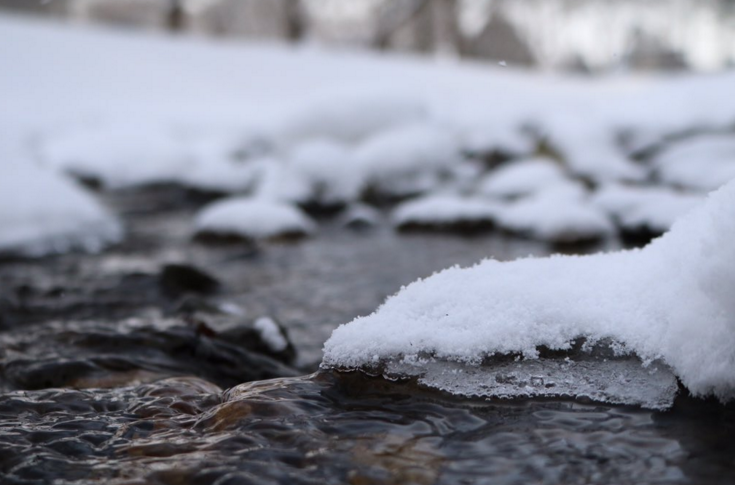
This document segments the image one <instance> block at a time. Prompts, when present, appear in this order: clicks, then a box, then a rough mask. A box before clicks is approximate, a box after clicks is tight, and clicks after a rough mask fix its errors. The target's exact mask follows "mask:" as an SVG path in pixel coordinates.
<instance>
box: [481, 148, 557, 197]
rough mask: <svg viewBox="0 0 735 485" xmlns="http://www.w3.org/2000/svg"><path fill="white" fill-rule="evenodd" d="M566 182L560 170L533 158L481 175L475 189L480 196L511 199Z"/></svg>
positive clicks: (553, 162) (541, 158)
mask: <svg viewBox="0 0 735 485" xmlns="http://www.w3.org/2000/svg"><path fill="white" fill-rule="evenodd" d="M565 180H567V177H566V175H565V174H564V170H563V169H562V168H561V167H560V166H559V165H558V164H557V163H556V162H555V161H554V160H551V159H548V158H543V157H537V158H528V159H523V160H518V161H515V162H511V163H508V164H506V165H503V166H501V167H499V168H497V169H495V170H494V171H492V172H490V173H489V174H487V175H485V176H484V177H483V178H482V179H481V180H480V183H479V185H478V187H477V192H478V193H479V194H480V195H484V196H488V197H493V198H499V199H514V198H518V197H523V196H526V195H529V194H533V193H535V192H539V191H541V190H543V189H545V188H548V187H551V186H554V185H558V184H559V183H560V182H563V181H565Z"/></svg>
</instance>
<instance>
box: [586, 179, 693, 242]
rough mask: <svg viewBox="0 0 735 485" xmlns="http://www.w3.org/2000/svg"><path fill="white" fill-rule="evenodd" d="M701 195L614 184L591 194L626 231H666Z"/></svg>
mask: <svg viewBox="0 0 735 485" xmlns="http://www.w3.org/2000/svg"><path fill="white" fill-rule="evenodd" d="M702 200H703V197H702V196H700V195H693V194H685V193H681V192H677V191H675V190H672V189H670V188H666V187H635V186H627V185H619V184H611V185H606V186H603V187H601V188H600V189H599V190H597V192H596V193H595V194H594V195H593V197H592V202H593V204H594V205H596V206H597V207H599V208H601V209H602V210H604V211H605V212H606V213H608V214H609V215H610V216H611V217H612V218H613V219H614V220H615V221H616V222H617V223H618V224H619V225H620V227H621V228H622V229H623V230H624V231H628V232H639V231H645V232H649V233H652V234H663V233H664V232H666V231H668V230H669V229H670V228H671V226H672V225H673V224H674V221H676V220H677V219H679V218H680V217H681V216H682V215H684V214H686V213H687V212H689V211H690V210H691V209H692V208H694V207H696V206H697V205H699V204H700V203H701V202H702Z"/></svg>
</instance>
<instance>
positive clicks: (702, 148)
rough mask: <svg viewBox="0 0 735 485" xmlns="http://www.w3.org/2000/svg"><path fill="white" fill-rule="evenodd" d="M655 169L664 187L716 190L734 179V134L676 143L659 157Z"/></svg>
mask: <svg viewBox="0 0 735 485" xmlns="http://www.w3.org/2000/svg"><path fill="white" fill-rule="evenodd" d="M654 165H655V167H656V173H657V175H658V178H659V179H660V180H661V181H662V182H664V183H668V184H671V185H674V186H677V187H685V188H689V189H694V190H701V191H710V190H714V189H716V188H718V187H720V186H722V185H723V184H725V183H727V182H728V181H730V180H732V179H733V178H735V134H732V133H730V134H712V135H702V136H697V137H694V138H691V139H687V140H684V141H680V142H677V143H674V144H672V145H671V146H670V147H668V148H666V149H664V150H663V151H661V152H660V153H659V154H658V155H656V157H655V158H654Z"/></svg>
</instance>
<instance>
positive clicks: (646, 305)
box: [322, 181, 735, 400]
mask: <svg viewBox="0 0 735 485" xmlns="http://www.w3.org/2000/svg"><path fill="white" fill-rule="evenodd" d="M733 207H735V181H734V182H730V183H728V184H727V185H726V186H725V187H723V188H722V189H720V190H718V191H717V192H715V193H713V194H711V195H710V196H709V198H708V199H707V201H706V202H705V203H704V204H702V205H701V206H699V207H698V208H697V209H695V210H694V211H692V212H690V213H689V214H687V215H686V216H684V217H683V218H682V219H681V220H679V221H677V223H676V224H674V226H673V227H672V229H671V231H669V232H668V233H667V234H665V235H664V236H663V237H661V238H659V239H656V240H654V241H653V242H652V243H651V244H649V245H648V246H646V247H645V248H644V249H642V250H633V251H623V252H617V253H608V254H599V255H593V256H553V257H549V258H539V259H535V258H528V259H521V260H517V261H513V262H509V263H501V262H497V261H492V260H487V261H484V262H482V263H479V264H478V265H476V266H473V267H471V268H466V269H461V268H458V267H454V268H450V269H447V270H444V271H442V272H441V273H437V274H435V275H433V276H431V277H429V278H427V279H424V280H419V281H417V282H415V283H413V284H411V285H409V286H407V287H405V288H403V289H402V290H401V291H400V292H399V293H398V294H397V295H395V296H393V297H391V298H389V299H388V300H387V301H386V302H385V303H384V304H383V305H382V306H381V307H380V308H379V309H378V310H377V311H376V312H375V313H373V314H372V315H370V316H367V317H359V318H357V319H355V320H353V321H352V322H351V323H349V324H346V325H342V326H341V327H339V328H338V329H336V330H335V331H334V333H333V334H332V337H331V338H330V339H329V340H328V341H327V343H326V344H325V346H324V361H323V363H322V365H323V366H324V367H326V368H341V369H353V368H359V367H362V366H375V365H376V364H380V363H384V362H390V361H401V360H403V361H410V362H420V360H421V359H422V358H426V356H429V357H430V358H432V359H437V360H448V361H453V362H460V363H464V364H466V365H473V366H477V365H480V364H481V363H482V361H483V360H484V359H486V358H488V357H489V356H494V355H496V356H497V355H504V354H511V355H513V354H517V355H522V356H523V357H524V358H527V359H536V358H538V356H539V348H540V347H541V346H543V347H546V348H548V349H551V350H561V351H564V350H569V349H571V347H572V345H573V342H574V341H575V340H577V339H580V338H584V339H587V341H589V342H592V343H594V342H600V341H604V340H609V341H612V342H615V343H617V344H616V347H615V348H616V350H617V352H616V354H619V355H625V354H628V353H634V354H635V355H637V356H638V357H639V358H640V359H641V360H642V361H643V362H644V363H651V362H654V361H657V360H660V361H661V362H663V363H664V364H666V365H668V366H669V367H670V368H671V369H672V370H673V372H674V373H675V374H676V375H677V376H678V378H679V379H681V381H682V383H683V384H684V385H685V386H687V387H688V388H689V390H690V391H691V392H692V393H693V394H695V395H708V394H714V395H716V396H718V397H720V398H721V399H723V400H729V399H732V398H735V367H733V362H735V326H734V325H733V319H734V318H735V300H734V299H733V298H732V295H733V293H734V292H735V271H733V268H732V265H731V262H732V261H734V260H735V246H733V245H732V244H731V241H732V238H733V236H735V218H733V217H732V208H733Z"/></svg>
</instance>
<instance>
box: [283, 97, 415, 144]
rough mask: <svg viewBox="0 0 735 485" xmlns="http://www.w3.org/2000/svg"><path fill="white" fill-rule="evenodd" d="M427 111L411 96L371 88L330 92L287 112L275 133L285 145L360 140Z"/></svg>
mask: <svg viewBox="0 0 735 485" xmlns="http://www.w3.org/2000/svg"><path fill="white" fill-rule="evenodd" d="M426 114H427V110H426V106H425V104H424V103H422V102H420V101H418V100H416V99H413V97H412V96H406V95H401V94H397V93H390V92H370V91H356V92H351V93H340V94H337V95H335V94H334V93H330V94H329V95H327V96H317V97H315V98H314V99H309V100H308V101H307V102H305V103H302V104H301V105H300V106H299V107H298V108H297V109H295V110H294V111H291V112H289V113H288V114H287V115H285V117H284V119H283V121H282V122H281V125H280V126H279V127H278V128H277V129H276V131H275V137H276V138H277V139H278V140H279V141H280V143H282V144H285V145H286V146H290V145H296V144H298V143H301V142H304V141H306V140H309V139H314V138H317V139H331V140H334V141H338V142H342V143H357V142H360V141H362V140H364V139H365V138H367V137H369V136H371V135H374V134H376V133H378V132H379V131H383V130H387V129H390V128H391V127H394V126H399V125H403V124H408V123H412V122H415V121H418V120H420V119H422V118H424V117H425V116H426Z"/></svg>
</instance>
